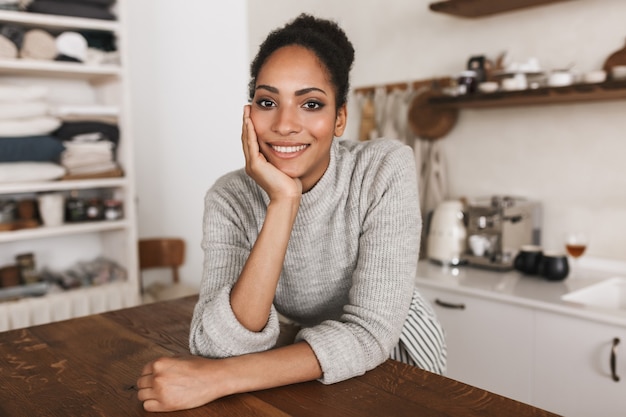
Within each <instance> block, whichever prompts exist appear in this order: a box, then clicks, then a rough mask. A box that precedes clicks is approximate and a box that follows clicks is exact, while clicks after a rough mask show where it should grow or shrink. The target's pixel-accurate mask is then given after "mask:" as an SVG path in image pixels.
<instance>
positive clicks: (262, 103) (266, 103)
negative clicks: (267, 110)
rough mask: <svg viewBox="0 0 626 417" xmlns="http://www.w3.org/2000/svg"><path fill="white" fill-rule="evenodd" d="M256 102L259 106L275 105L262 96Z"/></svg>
mask: <svg viewBox="0 0 626 417" xmlns="http://www.w3.org/2000/svg"><path fill="white" fill-rule="evenodd" d="M256 104H257V105H258V106H259V107H275V106H276V105H275V104H274V102H273V101H272V100H268V99H264V98H262V99H260V100H257V102H256Z"/></svg>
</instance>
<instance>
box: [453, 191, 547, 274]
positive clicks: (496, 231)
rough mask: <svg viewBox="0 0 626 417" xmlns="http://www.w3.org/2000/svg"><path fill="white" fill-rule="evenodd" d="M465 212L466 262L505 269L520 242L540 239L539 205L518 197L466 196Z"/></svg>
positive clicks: (533, 241) (533, 243)
mask: <svg viewBox="0 0 626 417" xmlns="http://www.w3.org/2000/svg"><path fill="white" fill-rule="evenodd" d="M465 216H466V222H467V245H466V248H467V249H466V250H465V253H464V254H463V255H462V258H463V260H464V261H465V262H467V264H469V265H474V266H478V267H484V268H488V269H495V270H500V271H506V270H510V269H513V259H514V258H515V255H516V254H517V252H518V251H519V249H520V247H521V246H522V245H540V243H541V205H540V204H539V203H538V202H537V201H532V200H529V199H525V198H520V197H512V196H506V195H495V196H490V197H481V198H476V199H473V200H472V199H468V200H467V201H466V209H465Z"/></svg>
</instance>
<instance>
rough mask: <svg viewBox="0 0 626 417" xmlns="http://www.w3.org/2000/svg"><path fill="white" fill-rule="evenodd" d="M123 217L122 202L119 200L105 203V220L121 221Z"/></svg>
mask: <svg viewBox="0 0 626 417" xmlns="http://www.w3.org/2000/svg"><path fill="white" fill-rule="evenodd" d="M122 216H123V212H122V202H121V201H119V200H112V199H110V200H105V201H104V218H105V220H119V219H121V218H122Z"/></svg>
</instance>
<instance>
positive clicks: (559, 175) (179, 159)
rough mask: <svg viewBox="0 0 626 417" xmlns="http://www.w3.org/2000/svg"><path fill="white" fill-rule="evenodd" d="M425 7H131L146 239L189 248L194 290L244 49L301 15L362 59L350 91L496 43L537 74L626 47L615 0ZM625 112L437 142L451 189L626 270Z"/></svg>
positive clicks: (463, 132) (474, 124) (493, 116)
mask: <svg viewBox="0 0 626 417" xmlns="http://www.w3.org/2000/svg"><path fill="white" fill-rule="evenodd" d="M429 2H430V1H429V0H417V1H416V0H389V1H380V0H344V1H333V0H317V1H315V2H312V1H309V2H302V1H301V2H294V1H292V0H266V1H262V2H260V1H243V0H238V1H228V2H219V3H214V2H207V1H203V0H186V1H185V2H184V3H183V2H180V3H176V4H175V3H174V2H167V1H165V0H131V1H129V2H128V3H129V9H130V17H129V20H130V34H129V35H130V49H131V51H130V52H131V58H132V61H131V92H132V107H133V108H132V112H133V126H134V127H133V131H134V134H135V139H136V145H137V147H136V150H135V153H136V160H137V177H138V200H139V201H138V202H139V213H138V215H139V234H140V236H157V235H176V236H183V237H184V238H185V239H187V241H188V243H189V251H188V260H187V264H186V266H185V268H184V269H183V279H184V280H185V281H188V282H193V283H196V282H197V281H198V279H199V277H200V273H201V269H202V254H201V251H200V249H199V243H200V239H201V235H202V230H201V219H202V210H203V196H204V193H205V191H206V189H207V188H208V187H209V186H210V185H211V184H212V183H213V182H214V181H215V179H216V178H217V177H218V176H219V175H221V174H223V173H225V172H226V171H229V170H231V169H235V168H238V167H240V166H242V164H243V157H242V156H241V150H240V146H239V135H240V112H241V105H242V104H243V103H244V102H245V99H246V91H245V90H246V85H247V82H248V61H249V59H250V55H253V54H254V53H256V48H257V47H258V44H259V42H260V41H261V40H262V39H263V38H264V37H265V35H266V34H267V32H268V31H269V30H271V29H273V28H275V27H277V26H279V25H282V24H283V23H284V22H286V21H287V20H289V19H291V18H292V17H295V16H296V15H297V14H298V13H299V12H301V11H310V12H315V13H316V14H319V15H320V16H324V17H332V18H334V19H336V20H338V21H339V22H340V23H341V25H342V26H343V27H344V28H345V30H346V31H347V33H348V35H349V36H350V38H351V39H352V41H353V43H354V45H355V47H356V50H357V56H356V62H355V66H354V70H353V74H352V85H353V86H354V87H358V86H363V85H372V84H378V83H387V82H395V81H409V80H414V79H422V78H427V77H432V76H441V75H454V74H456V73H457V72H458V71H459V70H461V69H462V68H463V67H464V66H465V63H466V61H467V59H468V58H469V56H471V55H474V54H486V55H487V56H489V57H495V56H496V55H497V54H498V53H500V52H502V51H505V50H506V51H508V52H509V55H510V56H511V57H512V58H514V59H517V60H524V59H526V58H527V57H529V56H535V57H537V58H538V59H539V60H540V61H541V63H542V64H544V66H545V67H546V68H550V67H553V66H562V65H567V64H568V63H570V62H575V63H576V68H577V69H579V70H581V71H585V70H590V69H595V68H599V67H600V66H601V65H602V63H603V61H604V59H605V58H606V57H607V56H608V55H609V54H610V53H612V52H613V51H615V50H617V49H619V48H621V47H622V46H623V45H624V40H625V39H626V30H625V29H624V24H623V22H624V21H626V2H624V1H622V0H577V1H571V2H563V3H557V4H554V5H549V6H543V7H537V8H532V9H527V10H523V11H518V12H514V13H507V14H501V15H496V16H493V17H489V18H483V19H478V20H467V19H460V18H454V17H451V16H446V15H441V14H436V13H432V12H430V11H429V10H428V3H429ZM183 5H184V7H183ZM248 50H250V55H249V54H248ZM625 110H626V102H624V101H619V102H613V103H594V104H576V105H562V106H540V107H534V108H530V107H521V108H509V109H492V110H482V111H477V110H464V111H462V113H461V117H460V120H459V123H458V124H457V126H456V127H455V129H454V130H453V131H452V132H451V133H450V135H448V136H447V137H446V138H445V139H444V140H443V143H444V144H445V148H446V152H447V156H448V163H449V178H450V187H451V194H452V196H459V195H468V196H475V195H490V194H497V193H514V194H518V195H523V196H527V197H531V198H538V199H540V200H541V201H542V203H543V206H544V211H545V219H544V245H545V246H548V247H549V246H552V247H560V242H559V240H560V239H559V235H560V234H561V232H562V231H564V230H565V229H566V228H570V227H574V226H576V225H579V224H580V225H581V226H585V227H590V228H591V229H592V231H593V236H592V237H593V241H592V244H591V246H590V248H589V252H588V254H589V256H590V257H598V258H606V259H614V260H622V261H626V191H624V190H626V164H624V163H622V159H623V158H624V156H625V155H626V133H625V132H626V118H625V117H623V116H622V115H623V114H624V113H625ZM350 128H351V129H350ZM354 128H355V126H351V127H350V126H349V129H348V132H347V133H346V135H345V136H349V135H351V132H353V131H354V130H353V129H354Z"/></svg>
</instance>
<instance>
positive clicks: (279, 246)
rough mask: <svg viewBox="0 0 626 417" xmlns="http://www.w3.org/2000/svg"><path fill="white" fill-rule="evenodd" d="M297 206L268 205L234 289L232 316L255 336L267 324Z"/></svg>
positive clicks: (294, 202) (296, 203)
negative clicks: (263, 220)
mask: <svg viewBox="0 0 626 417" xmlns="http://www.w3.org/2000/svg"><path fill="white" fill-rule="evenodd" d="M299 203H300V201H299V199H284V200H282V201H272V202H271V203H270V204H269V206H268V208H267V214H266V217H265V222H264V224H263V227H262V228H261V232H260V233H259V236H258V238H257V240H256V242H255V243H254V246H253V247H252V250H251V252H250V256H249V257H248V260H247V261H246V264H245V265H244V267H243V269H242V271H241V275H240V276H239V279H238V280H237V282H236V283H235V285H234V286H233V289H232V291H231V295H230V303H231V307H232V309H233V313H234V314H235V317H237V320H239V322H240V323H241V324H242V325H243V326H244V327H246V328H247V329H248V330H251V331H255V332H258V331H261V330H262V329H263V328H264V327H265V325H266V324H267V319H268V317H269V314H270V308H271V305H272V301H273V300H274V294H275V292H276V286H277V285H278V279H279V278H280V273H281V271H282V267H283V262H284V260H285V253H286V252H287V244H288V243H289V237H290V236H291V229H292V227H293V223H294V221H295V218H296V215H297V213H298V206H299Z"/></svg>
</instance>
